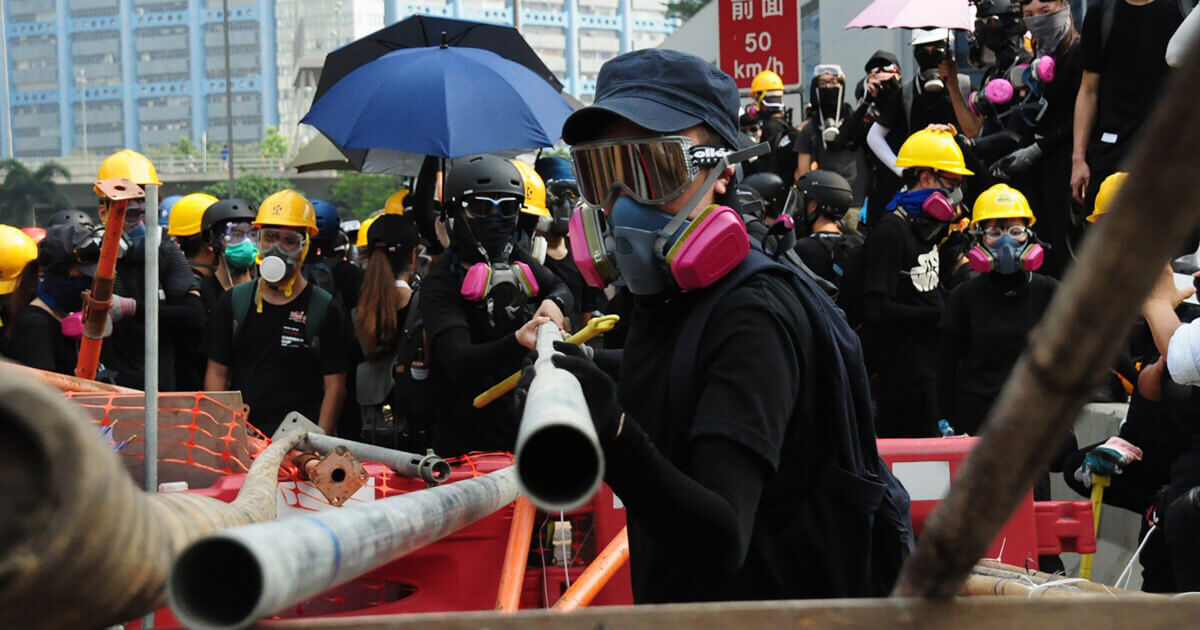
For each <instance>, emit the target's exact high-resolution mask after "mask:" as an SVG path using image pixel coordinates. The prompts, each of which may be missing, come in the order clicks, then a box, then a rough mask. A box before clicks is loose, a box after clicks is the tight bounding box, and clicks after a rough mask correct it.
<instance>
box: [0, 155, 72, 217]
mask: <svg viewBox="0 0 1200 630" xmlns="http://www.w3.org/2000/svg"><path fill="white" fill-rule="evenodd" d="M0 172H3V173H4V181H3V183H0V222H3V223H9V224H13V225H36V224H37V218H36V217H35V216H34V212H33V211H34V209H35V208H37V207H38V206H43V207H45V206H50V207H60V208H65V207H67V205H69V202H68V201H67V198H66V197H65V196H64V195H63V194H62V191H60V190H59V189H58V184H56V183H55V182H54V180H55V179H57V178H61V179H69V178H70V177H71V174H70V173H69V172H67V169H65V168H63V166H62V165H61V164H58V163H57V162H45V163H43V164H42V165H41V166H39V167H37V169H36V170H32V171H31V170H29V168H27V167H26V166H25V165H24V164H22V163H21V162H19V161H17V160H11V159H10V160H4V161H2V162H0Z"/></svg>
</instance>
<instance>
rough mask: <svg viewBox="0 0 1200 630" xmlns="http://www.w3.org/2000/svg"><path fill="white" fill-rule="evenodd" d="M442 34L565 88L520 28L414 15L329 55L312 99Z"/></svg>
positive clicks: (433, 41)
mask: <svg viewBox="0 0 1200 630" xmlns="http://www.w3.org/2000/svg"><path fill="white" fill-rule="evenodd" d="M442 33H445V34H446V44H447V45H449V46H459V47H467V48H482V49H484V50H490V51H492V52H494V53H496V54H497V55H500V56H501V57H504V58H505V59H508V60H510V61H514V62H516V63H518V64H521V65H522V66H525V67H526V68H528V69H529V70H530V71H531V72H533V73H534V74H536V75H537V76H539V77H541V78H542V79H543V80H545V81H546V82H547V83H549V84H550V85H552V86H554V89H555V91H562V88H563V86H562V83H561V82H559V80H558V79H557V78H556V77H555V76H554V73H553V72H551V71H550V69H549V68H547V67H546V64H545V63H543V62H542V59H541V58H540V57H538V55H537V53H536V52H534V51H533V48H531V47H530V46H529V43H528V42H526V41H525V38H524V37H522V36H521V33H519V32H518V31H517V29H515V28H513V27H511V26H504V25H500V24H487V23H485V22H472V21H470V20H456V19H452V18H443V17H434V16H430V15H414V16H412V17H409V18H406V19H404V20H401V21H399V22H396V23H395V24H392V25H391V26H388V27H385V28H382V29H380V30H378V31H375V32H374V33H371V34H370V35H367V36H366V37H363V38H362V39H359V40H356V41H353V42H350V43H349V44H346V45H345V46H342V47H341V48H339V49H337V50H335V51H333V52H331V53H329V54H328V55H326V56H325V65H324V66H323V67H322V68H321V78H320V79H319V80H318V81H317V92H316V94H315V95H314V96H313V102H314V103H316V102H317V100H319V99H320V98H321V97H322V96H323V95H324V94H325V92H328V91H329V88H331V87H333V85H334V84H335V83H337V82H338V81H340V80H341V79H342V78H343V77H345V76H346V75H348V74H350V73H351V72H353V71H354V70H355V69H357V68H358V67H359V66H362V65H364V64H367V63H370V62H372V61H374V60H376V59H378V58H380V57H382V56H384V55H386V54H388V53H390V52H392V51H394V50H399V49H402V48H424V47H427V46H439V45H441V44H442Z"/></svg>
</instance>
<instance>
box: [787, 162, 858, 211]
mask: <svg viewBox="0 0 1200 630" xmlns="http://www.w3.org/2000/svg"><path fill="white" fill-rule="evenodd" d="M796 192H797V193H798V195H797V196H798V197H799V199H797V201H798V202H799V203H800V207H799V208H797V211H798V212H799V213H800V214H801V215H803V213H804V207H803V206H804V205H805V204H806V203H807V202H808V200H810V199H811V200H813V201H816V202H817V208H818V210H819V211H821V212H823V213H825V214H826V216H832V217H834V218H837V219H840V218H842V216H843V215H845V214H846V210H847V209H849V208H850V204H852V203H854V191H853V190H851V188H850V182H848V181H846V178H845V177H842V176H841V175H838V174H837V173H834V172H832V171H809V172H807V173H805V174H804V176H803V177H801V178H800V179H797V180H796Z"/></svg>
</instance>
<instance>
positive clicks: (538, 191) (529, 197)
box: [509, 160, 550, 218]
mask: <svg viewBox="0 0 1200 630" xmlns="http://www.w3.org/2000/svg"><path fill="white" fill-rule="evenodd" d="M509 162H512V163H513V165H515V166H516V167H517V171H519V172H520V173H521V183H522V184H524V185H525V203H523V204H521V212H524V213H525V214H532V215H533V216H535V217H547V218H549V216H550V211H549V210H547V209H546V182H544V181H542V176H541V175H538V174H537V171H535V170H533V167H532V166H530V165H528V164H526V163H524V162H522V161H521V160H509Z"/></svg>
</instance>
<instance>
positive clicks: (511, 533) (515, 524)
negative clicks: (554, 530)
mask: <svg viewBox="0 0 1200 630" xmlns="http://www.w3.org/2000/svg"><path fill="white" fill-rule="evenodd" d="M536 511H537V510H536V509H535V508H534V507H533V504H532V503H530V502H529V499H527V498H525V497H519V498H517V500H516V501H515V502H514V503H513V515H512V525H510V526H509V529H508V543H507V544H506V545H505V546H504V564H503V565H501V568H500V589H499V590H498V592H497V593H496V610H499V611H501V612H515V611H516V610H517V609H518V608H520V605H521V589H522V588H523V587H524V586H525V565H527V564H528V563H529V543H530V540H531V538H532V536H533V520H534V519H533V517H534V514H535V512H536Z"/></svg>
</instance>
